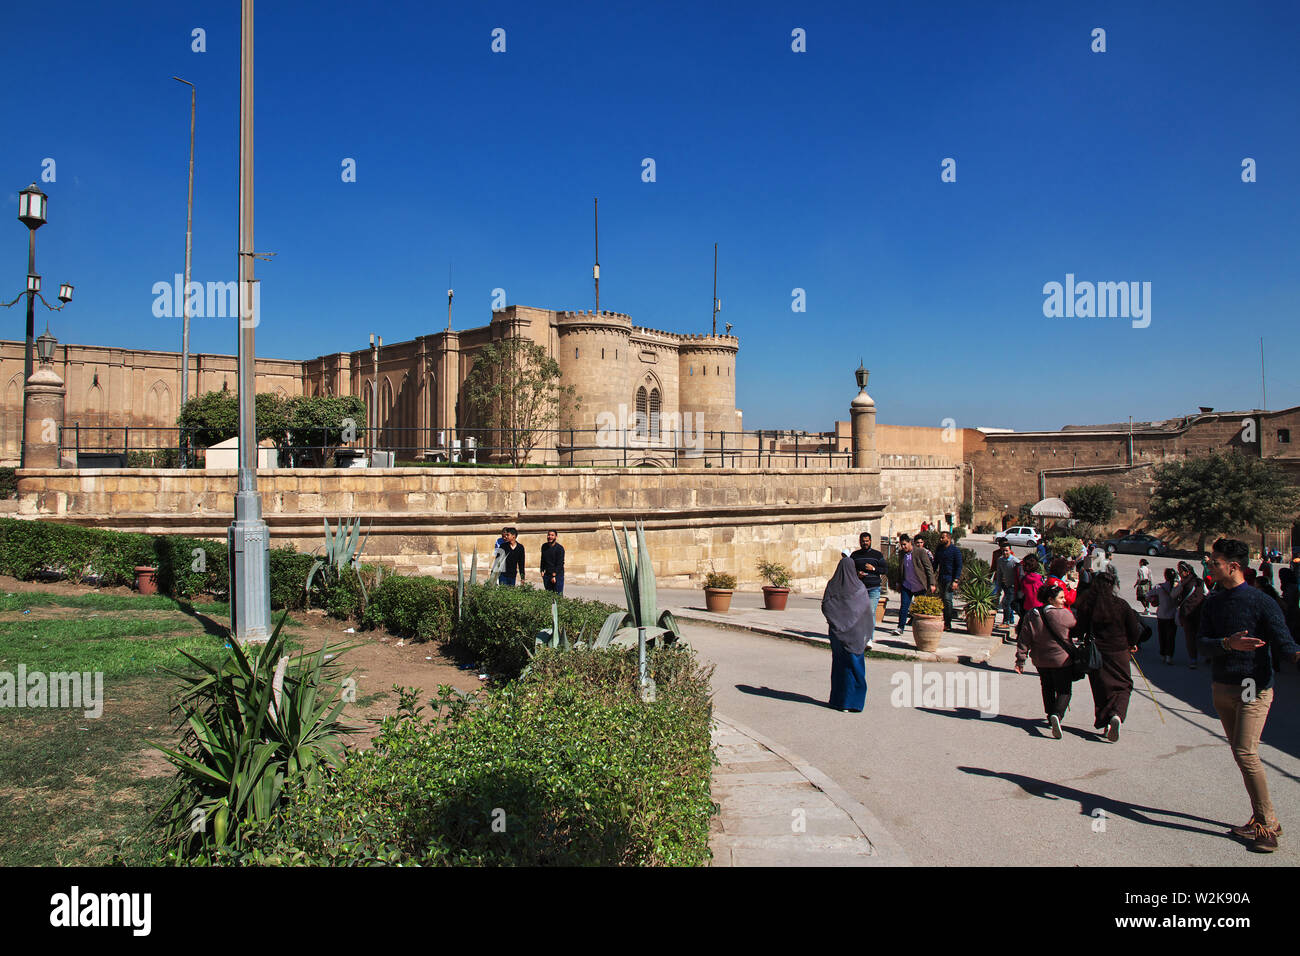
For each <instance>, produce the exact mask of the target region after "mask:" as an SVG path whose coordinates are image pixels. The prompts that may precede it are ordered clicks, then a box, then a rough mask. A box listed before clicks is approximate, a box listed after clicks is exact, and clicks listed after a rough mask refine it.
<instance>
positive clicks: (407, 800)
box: [234, 647, 715, 866]
mask: <svg viewBox="0 0 1300 956" xmlns="http://www.w3.org/2000/svg"><path fill="white" fill-rule="evenodd" d="M635 658H636V652H635V650H632V651H624V650H617V651H613V650H605V651H570V652H567V653H559V652H553V651H543V652H542V653H541V654H540V655H539V656H538V659H537V661H536V662H535V664H534V668H533V671H532V673H531V674H530V676H529V678H528V679H527V680H524V681H516V682H514V683H512V684H509V685H507V686H506V687H504V688H502V689H501V690H498V691H495V692H492V693H490V694H488V695H487V698H486V700H485V701H484V702H483V704H482V705H481V706H476V707H469V708H461V709H458V710H456V709H454V710H453V713H451V714H450V715H449V719H448V721H447V722H445V723H441V724H438V723H430V722H425V721H423V720H421V719H418V718H414V717H412V716H411V715H409V714H407V715H406V716H404V717H399V718H389V719H388V720H387V721H386V722H385V725H384V727H383V729H382V730H381V731H380V733H379V735H378V736H377V737H376V738H375V741H374V746H373V748H372V749H369V750H365V751H362V752H359V753H355V754H353V755H352V756H351V757H350V759H349V760H348V761H347V763H346V765H345V766H344V767H343V768H342V769H341V770H339V771H337V772H335V773H333V774H330V775H329V776H328V777H327V778H326V779H325V780H324V782H323V783H322V784H321V785H320V786H318V787H316V788H310V789H305V790H300V791H298V792H297V793H296V794H294V796H293V797H292V798H291V799H290V800H289V801H288V802H287V805H286V807H285V809H284V811H283V813H282V814H281V815H280V816H279V817H278V818H276V819H275V820H273V821H272V822H271V823H269V824H266V825H262V826H260V827H257V828H252V827H250V828H249V829H247V830H245V831H244V836H245V842H246V847H247V849H246V850H245V852H244V855H243V856H242V857H241V858H239V859H237V860H235V861H234V862H239V863H244V864H250V865H267V864H269V865H285V864H296V865H325V866H340V865H361V866H364V865H413V864H421V865H451V866H466V865H469V866H593V865H594V866H628V865H631V866H662V865H666V866H700V865H704V864H705V863H707V861H708V860H709V857H710V853H709V820H710V818H711V816H712V815H713V813H714V812H715V807H714V804H713V802H712V800H711V798H710V790H709V786H710V775H711V772H712V765H713V756H712V751H711V748H710V739H709V723H710V719H711V708H710V704H709V687H708V672H707V671H704V670H701V669H700V668H699V667H698V666H697V665H696V663H695V659H694V656H693V654H692V653H691V652H690V651H689V650H687V649H683V648H679V647H668V648H663V649H660V650H658V651H655V652H653V653H652V654H651V657H650V664H651V667H652V669H653V671H654V673H655V679H656V685H657V691H658V698H657V700H656V701H655V702H654V703H652V704H645V703H642V702H641V701H640V700H639V698H638V696H637V693H636V678H635V675H636V659H635ZM446 699H448V698H444V700H446ZM494 824H495V825H494Z"/></svg>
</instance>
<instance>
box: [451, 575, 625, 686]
mask: <svg viewBox="0 0 1300 956" xmlns="http://www.w3.org/2000/svg"><path fill="white" fill-rule="evenodd" d="M552 602H554V603H556V604H557V605H558V608H559V616H560V626H561V627H562V628H564V630H565V632H566V633H567V634H568V635H569V639H570V640H571V641H578V640H586V641H591V640H593V639H594V638H595V637H596V635H598V634H599V633H600V628H601V625H603V624H604V623H605V618H607V617H608V616H609V615H610V614H612V613H614V612H615V611H618V610H619V608H617V607H615V606H614V605H612V604H606V603H604V602H603V601H584V600H582V599H581V598H566V597H564V596H563V595H557V594H556V593H554V592H553V591H539V590H537V589H536V588H534V587H533V586H532V585H527V584H525V585H522V586H520V587H502V586H501V585H478V586H476V587H471V588H469V589H468V591H467V593H466V595H465V609H464V614H463V615H462V616H461V619H460V622H459V623H458V624H457V625H456V628H455V632H454V643H455V645H456V646H457V648H458V649H460V650H462V651H464V652H465V653H466V654H468V655H469V656H470V657H471V658H472V659H473V660H474V662H475V663H476V664H477V665H478V666H480V667H482V668H483V669H484V670H486V671H488V672H489V673H492V674H496V675H498V676H503V677H507V678H512V677H516V676H518V675H519V673H520V671H522V670H523V668H524V667H525V666H526V665H527V664H528V658H529V652H530V651H531V650H532V649H533V640H534V638H535V636H536V635H537V633H538V632H539V631H542V630H543V629H545V628H547V627H550V626H551V604H552Z"/></svg>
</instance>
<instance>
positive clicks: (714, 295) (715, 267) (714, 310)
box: [713, 242, 722, 335]
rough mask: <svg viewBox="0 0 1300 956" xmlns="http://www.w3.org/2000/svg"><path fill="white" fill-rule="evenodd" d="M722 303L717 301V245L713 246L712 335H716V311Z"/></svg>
mask: <svg viewBox="0 0 1300 956" xmlns="http://www.w3.org/2000/svg"><path fill="white" fill-rule="evenodd" d="M721 307H722V303H720V302H719V301H718V244H717V243H716V242H715V243H714V244H713V334H714V335H717V334H718V309H720V308H721Z"/></svg>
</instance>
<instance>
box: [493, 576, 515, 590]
mask: <svg viewBox="0 0 1300 956" xmlns="http://www.w3.org/2000/svg"><path fill="white" fill-rule="evenodd" d="M497 583H498V584H508V585H509V586H510V587H514V586H515V576H514V575H513V574H503V575H501V576H500V577H498V578H497Z"/></svg>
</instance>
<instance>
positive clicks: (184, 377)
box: [172, 76, 198, 468]
mask: <svg viewBox="0 0 1300 956" xmlns="http://www.w3.org/2000/svg"><path fill="white" fill-rule="evenodd" d="M172 79H173V80H176V81H177V82H179V83H184V84H185V85H186V86H188V87H189V88H190V188H189V194H188V197H187V199H186V201H185V285H184V286H183V287H182V288H181V296H182V301H183V302H184V306H183V307H182V308H183V310H184V319H183V321H182V324H181V405H184V404H185V403H186V402H187V401H189V398H190V255H191V250H192V247H193V236H194V115H195V105H196V100H197V94H198V91H197V90H196V89H195V87H194V84H193V83H191V82H190V81H189V80H182V79H181V78H180V77H179V76H173V77H172ZM180 444H181V467H182V468H188V467H189V454H188V452H189V448H188V445H189V443H188V442H186V440H185V433H184V432H183V431H182V432H181V442H180Z"/></svg>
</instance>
